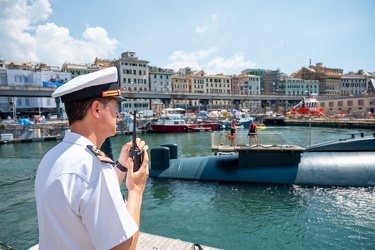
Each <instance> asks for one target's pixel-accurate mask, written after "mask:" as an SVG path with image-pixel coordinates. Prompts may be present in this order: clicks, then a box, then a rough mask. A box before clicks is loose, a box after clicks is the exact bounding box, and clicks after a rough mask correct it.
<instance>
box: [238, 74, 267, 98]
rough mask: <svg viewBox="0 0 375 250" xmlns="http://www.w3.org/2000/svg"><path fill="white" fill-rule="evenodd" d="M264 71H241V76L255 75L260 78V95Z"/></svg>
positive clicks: (262, 89) (262, 87)
mask: <svg viewBox="0 0 375 250" xmlns="http://www.w3.org/2000/svg"><path fill="white" fill-rule="evenodd" d="M265 73H266V70H264V69H244V70H242V71H241V75H256V76H259V77H260V94H261V95H262V94H263V93H264V76H265Z"/></svg>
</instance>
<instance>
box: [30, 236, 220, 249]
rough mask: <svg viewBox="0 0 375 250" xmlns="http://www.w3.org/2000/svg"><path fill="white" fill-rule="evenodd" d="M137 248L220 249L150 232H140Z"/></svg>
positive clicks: (36, 246) (35, 247)
mask: <svg viewBox="0 0 375 250" xmlns="http://www.w3.org/2000/svg"><path fill="white" fill-rule="evenodd" d="M38 247H39V245H35V246H33V247H31V248H29V250H38ZM136 249H137V250H219V248H213V247H208V246H203V245H200V244H197V243H191V242H187V241H182V240H179V239H172V238H168V237H164V236H158V235H154V234H149V233H143V232H140V233H139V238H138V243H137V247H136Z"/></svg>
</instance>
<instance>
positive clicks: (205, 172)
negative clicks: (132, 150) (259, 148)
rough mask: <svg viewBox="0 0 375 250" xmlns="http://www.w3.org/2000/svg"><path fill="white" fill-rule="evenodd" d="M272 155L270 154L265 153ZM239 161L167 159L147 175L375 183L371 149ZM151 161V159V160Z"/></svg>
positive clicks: (327, 183)
mask: <svg viewBox="0 0 375 250" xmlns="http://www.w3.org/2000/svg"><path fill="white" fill-rule="evenodd" d="M269 157H270V158H273V157H272V155H269ZM250 162H251V159H250V160H249V164H248V165H244V164H239V163H240V160H239V156H238V155H220V156H207V157H195V158H182V159H171V160H170V162H169V167H168V168H166V169H153V168H152V167H151V169H150V177H153V178H170V179H185V180H198V181H223V182H249V183H273V184H297V185H307V186H362V187H367V186H375V154H374V153H373V152H304V153H302V154H301V157H300V162H299V163H292V164H282V165H276V164H272V165H265V163H264V162H259V164H257V163H256V162H251V163H250ZM151 163H152V161H151Z"/></svg>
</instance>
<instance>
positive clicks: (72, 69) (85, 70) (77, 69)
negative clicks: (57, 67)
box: [61, 63, 99, 79]
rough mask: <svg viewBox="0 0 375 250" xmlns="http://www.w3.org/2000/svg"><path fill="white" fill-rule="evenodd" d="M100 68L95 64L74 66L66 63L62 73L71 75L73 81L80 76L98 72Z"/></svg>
mask: <svg viewBox="0 0 375 250" xmlns="http://www.w3.org/2000/svg"><path fill="white" fill-rule="evenodd" d="M98 70H99V67H98V66H96V65H95V64H74V63H64V64H63V65H62V67H61V71H62V72H67V73H70V75H71V79H73V78H74V77H77V76H80V75H86V74H89V73H92V72H95V71H98Z"/></svg>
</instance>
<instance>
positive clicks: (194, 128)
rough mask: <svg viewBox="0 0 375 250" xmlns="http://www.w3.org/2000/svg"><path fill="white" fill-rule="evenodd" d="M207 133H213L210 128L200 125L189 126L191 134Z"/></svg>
mask: <svg viewBox="0 0 375 250" xmlns="http://www.w3.org/2000/svg"><path fill="white" fill-rule="evenodd" d="M207 131H212V129H211V128H210V127H203V126H200V125H192V126H189V132H207Z"/></svg>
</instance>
